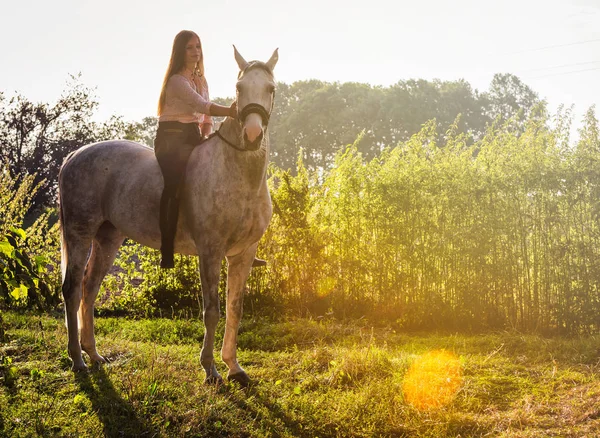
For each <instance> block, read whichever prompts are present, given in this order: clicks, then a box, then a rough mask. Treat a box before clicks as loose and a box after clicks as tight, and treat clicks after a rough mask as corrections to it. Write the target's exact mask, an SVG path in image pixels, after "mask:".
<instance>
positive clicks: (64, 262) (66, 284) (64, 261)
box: [58, 152, 73, 295]
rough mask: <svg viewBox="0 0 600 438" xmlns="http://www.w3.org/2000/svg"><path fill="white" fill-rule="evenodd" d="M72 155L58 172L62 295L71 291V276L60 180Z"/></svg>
mask: <svg viewBox="0 0 600 438" xmlns="http://www.w3.org/2000/svg"><path fill="white" fill-rule="evenodd" d="M72 155H73V152H71V153H70V154H69V155H67V157H66V158H65V161H64V162H63V164H62V166H61V167H60V171H59V172H58V223H59V229H60V271H61V275H62V292H63V295H64V293H65V292H66V291H69V290H70V289H71V284H70V282H71V281H70V280H71V276H70V275H68V272H67V266H68V263H69V248H68V245H67V239H66V238H65V214H64V208H63V206H64V194H63V191H62V187H63V184H62V179H63V176H64V175H63V172H64V170H65V166H66V164H67V163H68V162H69V159H70V158H71V156H72Z"/></svg>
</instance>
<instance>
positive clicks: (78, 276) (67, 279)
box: [62, 236, 91, 371]
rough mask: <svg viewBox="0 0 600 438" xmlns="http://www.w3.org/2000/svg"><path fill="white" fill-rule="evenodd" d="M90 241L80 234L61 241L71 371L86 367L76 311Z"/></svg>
mask: <svg viewBox="0 0 600 438" xmlns="http://www.w3.org/2000/svg"><path fill="white" fill-rule="evenodd" d="M90 243H91V239H87V238H84V237H80V236H77V237H75V236H71V237H69V236H65V238H64V242H63V244H64V245H66V248H65V249H66V251H63V257H65V256H66V255H67V254H68V256H67V266H66V270H65V273H64V278H63V284H62V294H63V298H64V300H65V320H66V323H67V332H68V334H69V343H68V351H69V357H70V358H71V360H72V361H73V366H72V368H71V369H72V370H73V371H83V370H85V369H87V366H86V365H85V362H84V361H83V357H82V356H81V346H80V345H79V328H78V321H77V311H78V309H79V304H80V302H81V282H82V280H83V271H84V268H85V264H86V261H87V258H88V252H89V249H90Z"/></svg>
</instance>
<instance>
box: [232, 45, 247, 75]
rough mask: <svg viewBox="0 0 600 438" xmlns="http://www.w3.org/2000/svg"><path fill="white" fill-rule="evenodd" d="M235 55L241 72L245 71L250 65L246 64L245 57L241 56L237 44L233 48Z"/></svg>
mask: <svg viewBox="0 0 600 438" xmlns="http://www.w3.org/2000/svg"><path fill="white" fill-rule="evenodd" d="M233 53H234V55H235V60H236V62H237V65H238V67H239V68H240V70H244V69H245V68H246V67H248V63H247V62H246V60H245V59H244V57H243V56H242V55H240V52H238V50H237V49H236V48H235V44H234V46H233Z"/></svg>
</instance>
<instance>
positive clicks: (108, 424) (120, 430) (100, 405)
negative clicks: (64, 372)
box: [75, 367, 155, 437]
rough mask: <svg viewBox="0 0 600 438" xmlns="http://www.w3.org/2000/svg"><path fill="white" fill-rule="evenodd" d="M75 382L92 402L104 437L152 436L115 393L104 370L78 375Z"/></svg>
mask: <svg viewBox="0 0 600 438" xmlns="http://www.w3.org/2000/svg"><path fill="white" fill-rule="evenodd" d="M75 380H76V382H77V384H78V385H79V388H80V390H81V391H83V392H84V393H85V394H87V396H88V398H89V400H90V401H91V403H92V408H93V410H94V412H95V413H96V414H97V415H98V418H99V420H100V422H101V423H102V426H103V427H104V436H107V437H113V436H119V437H123V436H131V437H133V436H136V437H143V436H151V435H153V434H154V433H155V431H154V430H153V429H152V427H151V426H150V425H149V424H147V423H145V422H144V421H143V420H142V419H140V418H139V417H138V415H137V414H136V412H135V409H134V408H133V407H132V406H131V404H129V403H127V402H126V401H125V400H123V398H122V397H121V396H120V395H119V393H118V392H117V391H116V390H115V387H114V386H113V384H112V382H111V380H110V378H109V376H108V374H107V373H106V370H104V368H103V367H101V368H95V369H93V370H91V371H89V372H82V373H78V374H77V375H76V377H75Z"/></svg>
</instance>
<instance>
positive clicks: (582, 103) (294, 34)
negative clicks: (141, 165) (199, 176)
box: [0, 0, 600, 128]
mask: <svg viewBox="0 0 600 438" xmlns="http://www.w3.org/2000/svg"><path fill="white" fill-rule="evenodd" d="M2 10H3V14H2V15H3V19H2V25H1V26H0V47H1V49H0V91H2V92H4V93H5V95H6V96H9V97H10V96H13V95H15V94H16V93H20V94H22V95H23V96H25V97H26V98H28V99H29V100H31V101H34V102H45V103H53V102H55V101H56V100H57V99H58V98H59V97H60V95H61V93H62V92H63V90H65V89H66V86H67V82H68V80H69V75H74V74H78V73H81V79H80V80H81V82H83V84H85V85H86V86H89V87H91V88H94V89H95V94H96V97H97V99H98V101H99V103H100V106H99V108H98V110H97V112H96V113H95V116H94V118H95V119H96V120H98V121H103V120H107V119H108V118H109V117H110V116H111V115H120V116H123V117H124V119H125V120H130V121H141V119H142V118H144V117H146V116H151V115H155V113H156V102H157V99H158V95H159V92H160V87H161V84H162V80H163V77H164V74H165V71H166V68H167V64H168V61H169V56H170V53H171V47H172V43H173V38H174V36H175V35H176V34H177V32H179V31H180V30H182V29H189V30H193V31H195V32H196V33H198V35H199V36H200V38H201V39H202V45H203V50H204V59H205V68H206V77H207V80H208V83H209V87H210V92H211V96H212V97H228V96H233V95H234V94H235V80H236V76H237V64H236V62H235V60H234V57H233V48H232V44H235V45H236V47H237V48H238V50H239V51H240V53H241V54H242V55H243V56H244V57H245V58H246V60H248V61H249V60H253V59H258V60H262V61H266V60H267V59H269V57H270V56H271V54H272V52H273V50H274V49H275V48H279V62H278V64H277V67H276V68H275V74H276V78H277V80H279V81H283V82H286V83H290V84H291V83H293V82H295V81H300V80H307V79H320V80H323V81H330V82H334V81H338V82H348V81H353V82H363V83H370V84H372V85H381V86H390V85H392V84H394V83H396V82H398V81H400V80H406V79H411V78H412V79H417V78H422V79H427V80H432V79H435V78H437V79H441V80H458V79H464V80H466V81H467V82H469V83H470V84H471V85H472V86H473V88H475V89H477V90H479V91H485V90H486V89H487V88H488V87H489V84H490V82H491V80H492V77H493V75H494V74H495V73H512V74H515V75H517V76H519V78H521V80H522V81H523V82H525V83H526V84H527V85H529V86H530V87H531V88H532V89H533V90H534V91H536V92H537V93H538V94H539V96H540V97H541V98H542V99H545V100H546V101H547V102H548V104H549V109H550V110H551V111H552V112H554V111H555V110H556V108H557V107H558V106H559V105H561V104H563V105H566V106H570V105H574V114H575V128H577V127H578V124H579V123H580V120H581V116H582V114H583V113H584V112H585V111H586V110H587V109H588V108H589V107H590V106H591V105H597V106H599V107H600V105H598V104H600V0H570V1H567V0H544V1H540V0H503V1H496V0H494V1H492V0H453V1H447V0H418V1H417V0H412V1H406V0H361V1H346V2H339V1H328V0H303V1H301V2H293V3H291V2H287V1H285V0H213V1H211V2H210V3H209V2H206V1H200V0H195V1H192V0H163V1H161V2H158V1H155V0H144V1H141V0H102V1H94V2H92V1H87V0H53V1H41V0H35V1H32V0H22V1H9V2H6V3H5V4H3V6H2Z"/></svg>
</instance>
